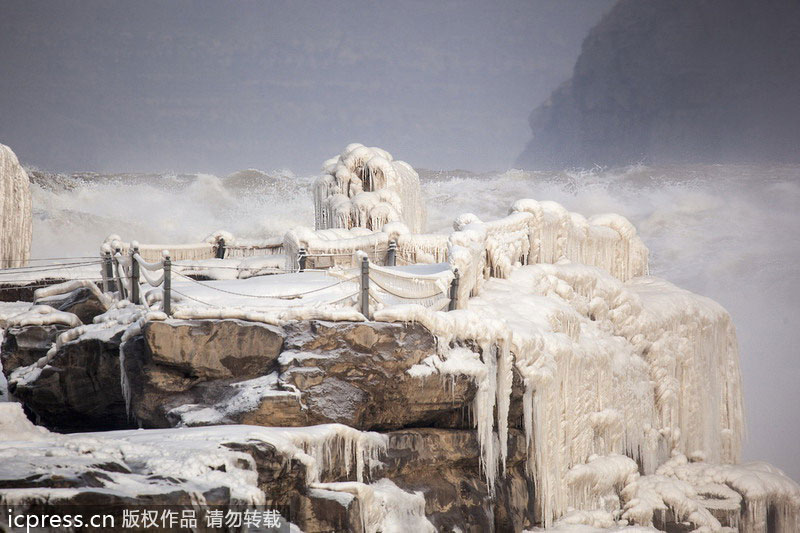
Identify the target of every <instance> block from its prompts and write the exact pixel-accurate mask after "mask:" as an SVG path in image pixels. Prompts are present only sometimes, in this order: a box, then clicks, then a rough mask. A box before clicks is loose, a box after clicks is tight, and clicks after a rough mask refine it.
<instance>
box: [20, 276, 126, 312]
mask: <svg viewBox="0 0 800 533" xmlns="http://www.w3.org/2000/svg"><path fill="white" fill-rule="evenodd" d="M82 288H85V289H89V290H90V291H91V292H92V294H93V295H94V296H95V297H96V298H97V299H98V300H99V301H100V303H101V304H102V305H103V307H105V308H106V310H108V309H109V308H110V307H111V305H112V304H113V301H112V300H111V298H109V297H108V295H107V294H104V293H103V291H101V290H100V289H99V288H98V287H97V285H96V284H95V283H94V282H92V281H86V280H77V279H76V280H72V281H66V282H64V283H59V284H57V285H50V286H49V287H43V288H41V289H36V290H35V291H33V300H34V302H37V301H39V300H42V299H44V298H49V297H50V296H58V295H62V294H69V293H71V292H74V291H76V290H78V289H82Z"/></svg>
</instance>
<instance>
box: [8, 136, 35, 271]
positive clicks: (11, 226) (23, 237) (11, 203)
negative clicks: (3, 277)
mask: <svg viewBox="0 0 800 533" xmlns="http://www.w3.org/2000/svg"><path fill="white" fill-rule="evenodd" d="M32 231H33V227H32V225H31V189H30V183H29V181H28V175H27V174H26V173H25V170H24V169H23V168H22V166H21V165H20V164H19V161H18V160H17V156H16V155H15V154H14V152H12V151H11V148H9V147H8V146H5V145H3V144H0V268H8V267H11V266H24V265H25V264H27V262H28V259H29V258H30V255H31V237H32Z"/></svg>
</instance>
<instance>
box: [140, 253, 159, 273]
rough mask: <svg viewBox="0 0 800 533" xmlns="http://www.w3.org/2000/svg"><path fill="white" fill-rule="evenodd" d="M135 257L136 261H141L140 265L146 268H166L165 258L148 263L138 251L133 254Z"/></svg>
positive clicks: (154, 269)
mask: <svg viewBox="0 0 800 533" xmlns="http://www.w3.org/2000/svg"><path fill="white" fill-rule="evenodd" d="M133 258H134V259H136V262H137V263H139V266H141V267H142V268H144V269H145V270H150V271H156V270H163V269H164V261H163V260H162V261H156V262H154V263H148V262H147V261H145V260H144V259H143V258H142V256H141V255H140V254H138V253H135V254H133Z"/></svg>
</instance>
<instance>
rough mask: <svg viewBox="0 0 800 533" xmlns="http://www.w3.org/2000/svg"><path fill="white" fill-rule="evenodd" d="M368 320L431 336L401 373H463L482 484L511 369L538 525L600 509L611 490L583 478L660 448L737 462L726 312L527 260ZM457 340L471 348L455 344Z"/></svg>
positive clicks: (737, 413)
mask: <svg viewBox="0 0 800 533" xmlns="http://www.w3.org/2000/svg"><path fill="white" fill-rule="evenodd" d="M375 319H376V320H387V321H398V320H399V321H419V322H421V323H423V324H424V325H426V327H428V328H429V329H430V330H431V331H432V332H433V333H434V334H436V335H437V336H439V338H440V342H439V345H440V355H439V358H438V359H434V360H430V361H426V362H425V364H424V365H418V367H417V368H414V369H412V370H413V371H414V372H417V373H420V374H422V373H425V372H431V371H435V372H439V373H441V374H442V375H447V374H452V373H459V374H465V375H469V376H472V377H473V378H474V379H475V380H476V383H477V384H478V386H479V392H478V395H477V396H476V399H475V405H474V408H473V409H474V414H475V420H476V426H477V429H478V435H479V438H480V440H481V445H482V450H483V455H484V458H483V465H484V468H485V472H486V475H487V481H489V483H492V482H493V480H494V477H495V475H496V472H497V471H498V470H499V468H498V465H499V464H500V463H501V462H502V460H503V457H504V450H503V446H504V441H505V432H506V431H507V429H506V428H507V421H506V420H504V417H505V416H506V415H507V412H508V411H507V407H505V406H506V405H507V404H506V402H507V401H508V398H509V395H510V392H511V384H512V380H511V379H510V375H511V369H512V367H513V369H515V370H516V371H517V372H518V373H519V374H520V376H521V377H522V380H523V386H524V396H523V406H524V420H523V422H524V427H525V432H526V437H527V440H528V444H529V449H528V461H529V463H528V469H529V472H530V475H531V476H532V478H533V480H534V482H535V484H536V489H537V490H536V494H537V504H538V508H539V513H540V516H541V517H542V519H543V520H544V522H545V524H550V523H552V521H553V520H554V519H556V518H558V517H560V516H563V515H564V514H565V513H566V512H567V511H568V510H569V509H570V508H581V506H583V508H585V507H586V506H589V508H594V506H597V505H599V506H601V508H602V507H604V506H605V504H604V501H605V500H604V499H607V498H609V497H610V496H609V493H611V492H614V491H612V490H611V488H612V487H611V486H608V487H606V489H605V490H603V491H601V492H600V493H599V494H589V493H587V491H586V490H585V488H586V487H588V486H592V487H596V486H597V485H598V484H599V481H598V479H601V478H602V479H604V480H605V481H604V482H605V483H612V482H611V480H616V481H613V483H612V485H613V487H616V489H619V488H621V487H622V486H624V485H625V484H626V481H628V480H629V477H630V475H631V474H632V473H633V472H636V471H638V468H641V469H642V470H643V471H644V472H645V473H646V474H653V473H654V472H655V470H656V468H657V466H658V465H659V464H661V463H662V462H663V461H665V460H667V459H668V458H669V456H670V453H672V452H673V451H679V452H682V453H687V454H691V453H696V452H697V451H702V452H703V453H704V454H705V456H706V457H708V458H709V460H712V461H715V462H721V463H731V462H735V461H736V460H737V459H738V455H739V446H740V442H741V438H742V433H743V422H742V405H741V390H740V386H741V384H740V383H741V382H740V376H739V369H738V352H737V349H736V340H735V334H734V331H733V327H732V324H731V321H730V317H729V316H728V314H727V313H726V312H725V311H724V309H722V308H721V307H720V306H719V305H717V304H715V303H714V302H712V301H710V300H708V299H706V298H703V297H700V296H696V295H693V294H691V293H689V292H687V291H683V290H681V289H678V288H676V287H674V286H672V285H670V284H669V283H667V282H664V281H661V280H657V279H655V278H636V279H633V280H630V281H628V282H627V283H624V282H622V281H620V280H618V279H616V278H615V277H613V276H611V275H610V274H608V273H607V272H605V271H603V270H601V269H599V268H596V267H588V266H585V265H580V264H574V263H573V264H563V265H531V266H526V267H522V268H518V269H516V270H514V271H513V272H512V273H511V275H510V276H509V278H508V279H505V280H503V279H491V280H489V281H487V282H486V283H485V284H484V286H483V289H482V291H481V294H480V296H478V297H474V298H472V299H471V300H470V301H469V304H468V309H467V310H465V311H458V312H450V313H435V312H431V311H429V310H425V309H421V308H418V307H415V306H408V307H399V306H398V307H391V308H387V309H384V310H382V311H379V312H376V313H375ZM467 341H472V342H473V343H474V344H477V345H478V346H480V354H478V353H474V354H472V353H470V352H469V350H466V351H465V349H464V348H463V347H457V346H458V345H459V344H463V343H464V342H467ZM426 365H427V366H429V367H430V369H429V370H425V368H419V367H424V366H426ZM495 406H497V419H496V420H495V418H494V414H493V410H494V409H495ZM504 413H505V414H504ZM495 433H496V434H497V441H498V442H499V447H495V446H496V445H495V437H494V434H495ZM615 454H616V455H615ZM597 456H608V457H606V458H605V459H603V460H602V461H600V462H597V460H596V457H597ZM626 456H628V457H631V458H633V460H631V459H629V458H628V457H626ZM592 459H595V461H594V462H592ZM586 463H589V464H593V465H594V467H595V468H599V467H600V466H601V465H603V469H602V470H601V474H602V475H600V476H599V477H598V476H595V477H591V475H590V473H591V471H590V470H589V469H588V467H583V468H576V465H583V464H586ZM565 479H567V480H572V481H573V483H572V485H570V484H568V483H563V482H562V480H565ZM612 500H613V498H612ZM616 501H617V503H616V506H617V507H618V506H619V500H618V499H617V500H616ZM605 503H608V502H605ZM611 503H613V501H612V502H611Z"/></svg>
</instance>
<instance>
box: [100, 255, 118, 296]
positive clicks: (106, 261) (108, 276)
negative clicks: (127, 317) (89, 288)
mask: <svg viewBox="0 0 800 533" xmlns="http://www.w3.org/2000/svg"><path fill="white" fill-rule="evenodd" d="M116 290H117V284H116V283H115V282H114V260H113V259H112V258H111V248H108V249H107V250H106V251H105V253H104V254H103V292H114V291H116Z"/></svg>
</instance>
